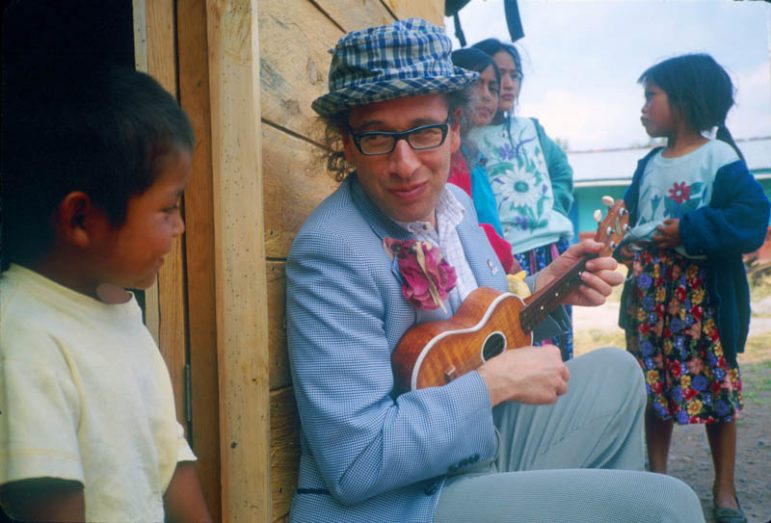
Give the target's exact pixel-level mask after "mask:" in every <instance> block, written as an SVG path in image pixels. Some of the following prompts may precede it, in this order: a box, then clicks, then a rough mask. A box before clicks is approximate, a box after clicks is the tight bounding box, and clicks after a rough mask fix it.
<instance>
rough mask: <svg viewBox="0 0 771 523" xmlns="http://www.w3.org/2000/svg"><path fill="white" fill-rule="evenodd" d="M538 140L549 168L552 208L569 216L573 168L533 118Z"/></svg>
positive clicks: (571, 203)
mask: <svg viewBox="0 0 771 523" xmlns="http://www.w3.org/2000/svg"><path fill="white" fill-rule="evenodd" d="M533 123H534V124H535V128H536V131H537V132H538V140H539V141H540V143H541V148H542V149H543V155H544V158H545V159H546V167H547V168H548V169H549V178H550V179H551V187H552V191H553V192H554V210H556V211H557V212H559V213H560V214H563V215H565V216H569V213H570V208H571V207H572V206H573V168H572V167H571V166H570V164H569V163H568V157H567V155H566V154H565V151H563V150H562V148H561V147H560V146H559V145H557V142H555V141H554V140H552V139H551V138H549V136H548V135H547V134H546V131H544V129H543V127H542V126H541V124H540V122H539V121H538V120H536V119H535V118H533Z"/></svg>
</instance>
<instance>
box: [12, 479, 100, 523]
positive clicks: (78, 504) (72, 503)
mask: <svg viewBox="0 0 771 523" xmlns="http://www.w3.org/2000/svg"><path fill="white" fill-rule="evenodd" d="M0 505H2V507H3V511H5V513H6V514H7V515H8V516H10V517H11V518H13V519H14V520H21V521H41V522H42V521H45V522H49V521H66V522H78V523H81V522H83V521H85V520H86V501H85V497H84V496H83V485H82V484H81V483H80V482H79V481H68V480H63V479H54V478H35V479H25V480H21V481H12V482H11V483H6V484H5V485H3V486H2V487H0Z"/></svg>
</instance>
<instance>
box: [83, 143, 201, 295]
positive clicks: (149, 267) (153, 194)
mask: <svg viewBox="0 0 771 523" xmlns="http://www.w3.org/2000/svg"><path fill="white" fill-rule="evenodd" d="M190 162H191V158H190V152H189V151H187V150H182V151H178V152H175V153H172V154H170V155H169V156H168V157H167V158H166V160H165V162H164V163H163V165H162V167H161V173H160V175H159V176H158V178H157V179H156V180H155V182H154V183H153V184H152V185H151V186H150V187H149V188H148V189H147V190H146V191H145V192H143V193H142V194H139V195H137V196H134V197H132V198H131V199H130V200H129V201H128V207H127V211H126V221H125V223H124V224H123V225H121V226H120V227H117V228H113V227H108V228H107V229H106V230H104V231H103V234H101V235H100V236H99V241H98V242H97V243H96V245H95V247H96V249H97V252H96V254H97V258H96V259H97V260H98V261H97V264H98V266H99V273H100V280H101V282H102V283H111V284H113V285H117V286H120V287H123V288H133V289H146V288H148V287H150V286H151V285H152V284H153V282H154V281H155V276H156V275H157V274H158V270H159V269H160V267H161V265H162V264H163V257H164V255H166V254H167V253H168V252H169V251H170V250H171V247H172V242H173V240H174V238H176V237H178V236H180V235H182V233H183V232H184V231H185V224H184V222H183V221H182V216H181V214H180V208H179V203H180V198H181V196H182V192H183V191H184V189H185V186H186V185H187V181H188V179H189V178H190V169H191V163H190Z"/></svg>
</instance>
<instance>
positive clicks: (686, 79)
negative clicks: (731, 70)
mask: <svg viewBox="0 0 771 523" xmlns="http://www.w3.org/2000/svg"><path fill="white" fill-rule="evenodd" d="M637 81H638V83H641V84H645V83H653V84H656V85H657V86H659V88H661V89H662V90H663V91H664V92H665V93H667V97H668V98H669V104H670V106H671V107H672V108H674V109H677V110H678V111H679V112H680V113H681V114H682V116H683V118H685V121H686V123H687V124H688V126H689V127H690V128H691V129H693V130H695V131H707V130H709V129H712V128H713V127H720V126H721V125H722V126H724V125H725V119H726V116H727V114H728V111H729V109H731V107H732V106H733V105H734V86H733V83H732V82H731V77H730V76H728V73H726V71H725V70H724V69H723V68H722V67H721V66H720V65H719V64H718V63H717V62H716V61H715V59H714V58H712V57H711V56H710V55H707V54H688V55H683V56H676V57H674V58H670V59H668V60H664V61H663V62H660V63H658V64H656V65H654V66H652V67H650V68H649V69H647V70H646V71H645V72H643V74H642V75H640V78H639V79H638V80H637Z"/></svg>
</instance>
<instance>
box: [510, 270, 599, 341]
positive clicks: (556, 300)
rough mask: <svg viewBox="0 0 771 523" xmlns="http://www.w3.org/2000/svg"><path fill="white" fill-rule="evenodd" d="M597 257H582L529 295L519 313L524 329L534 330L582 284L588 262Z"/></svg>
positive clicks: (527, 330)
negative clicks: (582, 274) (582, 275)
mask: <svg viewBox="0 0 771 523" xmlns="http://www.w3.org/2000/svg"><path fill="white" fill-rule="evenodd" d="M596 257H597V255H589V256H585V257H583V258H581V259H580V260H578V261H576V262H575V263H574V264H573V266H572V267H571V268H570V269H569V270H568V271H567V272H565V273H563V274H562V275H561V276H560V277H559V278H555V279H554V280H552V281H551V282H549V284H547V285H546V286H545V287H543V288H542V289H539V290H538V291H537V292H536V293H535V294H533V295H532V296H529V297H527V298H526V299H525V307H524V308H523V309H522V311H521V312H520V315H519V319H520V324H521V325H522V328H523V330H525V331H526V332H532V331H533V328H534V327H535V326H536V325H538V324H539V323H540V322H541V321H543V320H544V319H545V318H546V317H547V316H548V315H549V314H551V313H552V312H553V311H554V310H555V309H556V308H557V307H559V306H560V305H561V304H562V301H563V300H564V299H565V296H567V295H568V294H570V293H571V292H572V291H574V290H575V289H576V288H578V286H579V285H580V284H581V273H583V272H584V270H585V269H586V262H587V261H589V260H591V259H592V258H596Z"/></svg>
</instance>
